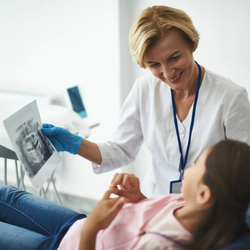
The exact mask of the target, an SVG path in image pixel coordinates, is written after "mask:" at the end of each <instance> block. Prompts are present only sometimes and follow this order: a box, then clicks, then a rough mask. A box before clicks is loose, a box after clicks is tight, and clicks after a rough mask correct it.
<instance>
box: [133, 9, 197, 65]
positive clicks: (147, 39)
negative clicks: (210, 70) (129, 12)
mask: <svg viewBox="0 0 250 250" xmlns="http://www.w3.org/2000/svg"><path fill="white" fill-rule="evenodd" d="M171 28H177V29H178V30H179V31H180V32H181V33H182V35H183V37H184V38H185V39H186V40H187V42H188V43H190V45H191V48H192V51H195V50H196V48H197V46H198V43H199V34H198V32H197V30H196V29H195V27H194V25H193V23H192V20H191V18H190V17H189V16H188V15H187V14H186V13H185V12H184V11H182V10H179V9H175V8H171V7H168V6H152V7H149V8H147V9H145V10H144V11H143V12H142V13H141V15H140V16H139V17H138V18H137V20H136V21H135V23H134V24H133V25H132V27H131V29H130V33H129V46H130V51H131V54H132V57H133V59H134V61H135V62H137V63H138V64H139V65H140V67H142V68H146V67H147V65H146V63H145V61H144V54H145V52H146V50H147V48H148V47H149V46H152V45H154V44H156V43H157V42H158V41H159V40H160V39H161V38H162V37H163V36H164V35H165V34H166V32H167V31H168V30H169V29H171Z"/></svg>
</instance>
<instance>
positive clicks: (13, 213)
mask: <svg viewBox="0 0 250 250" xmlns="http://www.w3.org/2000/svg"><path fill="white" fill-rule="evenodd" d="M85 217H86V215H84V214H79V213H77V212H76V211H73V210H71V209H69V208H66V207H64V206H61V205H59V204H56V203H54V202H52V201H49V200H46V199H44V198H41V197H38V196H35V195H33V194H30V193H27V192H25V191H20V190H19V189H17V188H15V187H12V186H0V249H2V250H5V249H6V250H17V249H18V250H19V249H25V250H35V249H39V250H40V249H46V250H48V249H51V250H54V249H57V248H58V246H59V244H60V242H61V240H62V238H63V237H64V235H65V234H66V233H67V231H68V229H69V228H70V226H71V225H72V224H73V223H74V222H75V221H76V220H79V219H82V218H85Z"/></svg>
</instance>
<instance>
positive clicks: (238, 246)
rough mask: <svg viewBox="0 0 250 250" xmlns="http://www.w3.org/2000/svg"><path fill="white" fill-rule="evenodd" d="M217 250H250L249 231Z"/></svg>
mask: <svg viewBox="0 0 250 250" xmlns="http://www.w3.org/2000/svg"><path fill="white" fill-rule="evenodd" d="M219 250H250V230H249V231H248V232H247V233H246V234H244V235H243V236H241V237H240V238H239V239H237V240H235V241H234V242H232V243H231V244H229V245H227V246H225V247H222V248H220V249H219Z"/></svg>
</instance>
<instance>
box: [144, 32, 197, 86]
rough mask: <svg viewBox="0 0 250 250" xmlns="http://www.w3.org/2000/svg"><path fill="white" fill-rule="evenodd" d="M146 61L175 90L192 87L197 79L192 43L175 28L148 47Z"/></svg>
mask: <svg viewBox="0 0 250 250" xmlns="http://www.w3.org/2000/svg"><path fill="white" fill-rule="evenodd" d="M145 61H146V63H147V65H148V68H149V69H150V71H151V72H152V74H153V75H154V76H155V77H157V78H159V79H160V80H161V81H163V82H165V83H166V84H167V85H169V87H170V88H171V89H173V90H174V91H182V90H185V89H189V88H191V87H192V85H193V83H194V82H195V81H196V79H197V75H198V69H197V67H195V66H196V64H195V62H194V58H193V51H192V49H191V45H190V44H189V43H188V41H187V40H186V39H185V38H184V37H183V35H182V34H181V33H180V31H178V30H177V29H175V28H172V29H170V30H169V31H168V32H167V34H166V35H165V36H163V38H162V39H161V40H160V41H159V42H158V43H157V44H155V45H154V46H152V47H149V48H148V49H147V51H146V53H145Z"/></svg>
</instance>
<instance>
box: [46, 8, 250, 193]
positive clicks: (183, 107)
mask: <svg viewBox="0 0 250 250" xmlns="http://www.w3.org/2000/svg"><path fill="white" fill-rule="evenodd" d="M198 43H199V34H198V32H197V30H196V29H195V27H194V25H193V23H192V21H191V19H190V17H189V16H188V15H187V14H186V13H185V12H183V11H181V10H179V9H174V8H171V7H167V6H152V7H149V8H147V9H145V10H144V11H143V12H142V13H141V15H140V16H139V17H138V18H137V20H136V21H135V23H134V24H133V26H132V27H131V30H130V34H129V44H130V49H131V54H132V57H133V59H134V61H135V62H137V63H138V64H139V66H140V67H142V68H148V69H149V72H148V74H146V75H145V76H142V77H140V78H139V79H137V80H136V82H135V84H134V86H133V88H132V90H131V92H130V93H129V95H128V97H127V99H126V101H125V102H124V105H123V107H122V109H121V112H120V117H119V121H118V125H117V128H116V130H115V132H114V134H113V138H112V139H111V140H110V141H107V142H103V143H93V142H90V141H88V140H86V139H83V138H81V137H79V136H77V135H73V134H71V133H70V132H68V131H67V130H65V129H63V128H59V127H54V126H53V125H50V124H44V128H43V129H42V133H43V134H45V135H47V136H48V137H49V139H50V140H51V142H52V143H53V144H54V146H55V148H56V149H57V150H58V151H68V152H70V153H72V154H78V155H80V156H82V157H84V158H86V159H88V160H90V161H91V162H92V164H93V170H94V173H96V174H100V173H104V172H107V171H110V170H113V169H115V168H119V167H122V166H125V165H128V164H129V163H131V162H132V161H133V160H134V159H135V158H136V155H137V153H138V152H139V150H140V147H141V145H142V143H143V142H145V144H146V146H147V147H148V149H149V151H150V152H151V154H152V168H151V170H150V171H149V172H148V173H147V175H146V177H145V178H144V180H143V182H142V192H143V194H144V195H145V196H147V197H152V196H156V195H162V194H168V193H169V192H173V193H174V192H180V187H181V180H182V176H183V172H184V171H185V169H186V168H188V167H190V166H191V164H192V163H193V162H194V161H195V160H196V158H197V157H198V156H199V155H200V154H201V153H202V152H203V151H204V150H205V149H206V148H207V147H209V146H211V145H212V144H215V143H217V142H218V141H220V140H223V139H225V138H228V139H235V140H240V141H243V142H246V143H248V144H250V104H249V100H248V94H247V91H246V90H245V89H244V88H243V87H241V86H239V85H237V84H236V83H234V82H233V81H231V80H229V79H227V78H225V77H223V76H220V75H218V74H216V73H213V72H211V71H210V70H209V69H207V68H205V67H204V66H203V65H200V64H199V62H196V61H195V60H194V57H193V52H194V51H195V50H196V49H197V47H198ZM119 176H120V177H119ZM125 176H126V175H125ZM127 177H128V178H129V179H130V181H131V183H132V184H133V181H134V179H133V176H132V175H127ZM127 177H124V175H119V174H118V175H117V178H114V180H113V182H114V183H113V184H114V185H116V184H117V183H119V182H123V181H124V183H127V182H126V181H125V180H124V178H127Z"/></svg>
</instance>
